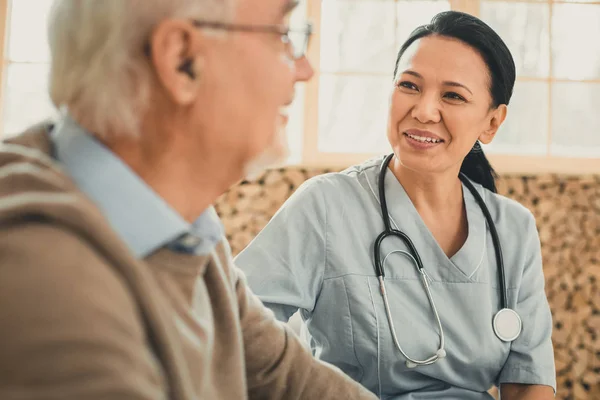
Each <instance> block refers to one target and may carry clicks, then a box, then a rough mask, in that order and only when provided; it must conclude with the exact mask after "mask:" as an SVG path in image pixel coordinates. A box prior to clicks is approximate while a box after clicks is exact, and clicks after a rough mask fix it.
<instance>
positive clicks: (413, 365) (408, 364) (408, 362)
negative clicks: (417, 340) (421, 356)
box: [406, 361, 417, 369]
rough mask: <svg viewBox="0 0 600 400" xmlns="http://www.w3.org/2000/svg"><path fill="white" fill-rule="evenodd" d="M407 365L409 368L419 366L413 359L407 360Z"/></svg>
mask: <svg viewBox="0 0 600 400" xmlns="http://www.w3.org/2000/svg"><path fill="white" fill-rule="evenodd" d="M406 367H407V368H410V369H413V368H416V367H417V364H415V363H414V362H412V361H407V362H406Z"/></svg>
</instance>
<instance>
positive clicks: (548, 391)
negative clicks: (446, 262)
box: [500, 383, 554, 400]
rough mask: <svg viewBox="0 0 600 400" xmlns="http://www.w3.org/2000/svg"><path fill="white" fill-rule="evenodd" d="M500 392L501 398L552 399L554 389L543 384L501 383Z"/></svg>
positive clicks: (508, 399)
mask: <svg viewBox="0 0 600 400" xmlns="http://www.w3.org/2000/svg"><path fill="white" fill-rule="evenodd" d="M500 394H501V395H502V400H554V390H552V388H551V387H550V386H544V385H524V384H521V383H503V384H502V386H501V387H500Z"/></svg>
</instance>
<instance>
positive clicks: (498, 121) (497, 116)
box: [479, 104, 508, 144]
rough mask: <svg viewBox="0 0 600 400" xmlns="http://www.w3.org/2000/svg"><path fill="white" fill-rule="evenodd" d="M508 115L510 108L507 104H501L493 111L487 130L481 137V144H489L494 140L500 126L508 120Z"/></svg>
mask: <svg viewBox="0 0 600 400" xmlns="http://www.w3.org/2000/svg"><path fill="white" fill-rule="evenodd" d="M507 113H508V107H506V104H500V105H499V106H498V107H497V108H496V109H495V110H492V112H491V116H490V121H489V124H488V127H487V129H486V130H485V131H484V132H483V133H482V134H481V135H479V141H480V142H481V143H483V144H489V143H491V142H492V140H494V137H495V136H496V132H498V129H500V126H501V125H502V123H503V122H504V120H505V119H506V114H507Z"/></svg>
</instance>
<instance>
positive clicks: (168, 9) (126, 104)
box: [48, 0, 233, 135]
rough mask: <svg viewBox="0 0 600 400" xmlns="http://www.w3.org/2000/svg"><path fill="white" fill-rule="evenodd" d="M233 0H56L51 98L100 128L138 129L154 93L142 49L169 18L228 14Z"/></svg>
mask: <svg viewBox="0 0 600 400" xmlns="http://www.w3.org/2000/svg"><path fill="white" fill-rule="evenodd" d="M232 7H233V0H54V3H53V7H52V11H51V13H50V20H49V28H48V38H49V39H48V40H49V44H50V52H51V67H50V80H49V81H50V82H49V87H50V88H49V91H50V98H51V99H52V102H53V103H54V105H55V106H56V107H57V108H59V109H64V108H66V109H67V110H68V112H69V113H70V114H71V115H72V116H73V118H74V119H75V120H77V121H79V122H83V121H85V126H86V128H88V129H89V130H91V131H92V132H94V133H95V134H98V135H105V134H107V133H108V132H111V133H119V134H128V135H138V134H139V129H140V123H141V120H140V119H141V116H142V115H143V113H144V112H145V111H146V110H147V107H148V104H149V101H150V83H151V69H150V64H149V62H148V57H147V55H146V54H145V52H144V46H145V45H146V43H147V42H146V41H147V40H149V37H150V35H151V32H152V29H153V28H154V27H155V26H156V24H158V23H159V22H160V21H161V20H163V19H166V18H199V19H210V20H219V21H226V20H228V19H230V18H231V13H232Z"/></svg>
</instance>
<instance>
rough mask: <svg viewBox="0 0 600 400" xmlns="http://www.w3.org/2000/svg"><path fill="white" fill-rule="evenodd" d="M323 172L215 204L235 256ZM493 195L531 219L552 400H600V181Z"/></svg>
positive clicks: (546, 181)
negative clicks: (548, 324) (546, 323)
mask: <svg viewBox="0 0 600 400" xmlns="http://www.w3.org/2000/svg"><path fill="white" fill-rule="evenodd" d="M325 172H329V171H327V170H320V169H299V168H289V169H279V170H271V171H268V172H267V173H265V175H264V176H263V177H262V178H261V179H259V180H258V181H255V182H251V183H249V182H242V183H240V184H239V185H237V186H235V187H233V188H232V189H231V190H230V191H229V192H227V193H226V194H224V195H223V196H222V197H221V198H220V199H219V201H218V203H217V204H216V208H217V211H218V212H219V214H220V215H221V217H222V219H223V223H224V224H225V228H226V231H227V237H228V239H229V240H230V243H231V246H232V249H233V252H234V253H236V254H237V253H238V252H239V251H240V250H241V249H243V248H244V247H245V246H246V245H247V244H248V243H249V242H250V240H251V239H252V238H253V237H254V236H255V235H256V234H257V233H258V232H259V231H260V230H261V229H262V227H263V226H264V225H265V224H266V223H267V222H268V221H269V219H270V218H271V216H272V215H273V214H274V213H275V211H277V209H278V208H279V207H280V206H281V205H282V204H283V202H284V201H285V200H286V199H287V198H288V197H289V196H290V194H291V193H292V192H293V191H294V190H296V188H298V186H299V185H300V184H301V183H302V182H304V181H305V180H306V179H308V178H310V177H312V176H315V175H319V174H322V173H325ZM498 186H499V192H500V193H501V194H504V195H506V196H508V197H511V198H513V199H515V200H517V201H519V202H520V203H521V204H523V205H525V206H526V207H528V208H529V209H530V210H531V211H532V212H533V213H534V215H535V216H536V219H537V224H538V230H539V233H540V239H541V242H542V253H543V259H544V272H545V276H546V293H547V295H548V299H549V301H550V306H551V308H552V313H553V317H554V333H553V341H554V348H555V357H556V370H557V375H558V394H557V398H558V399H569V400H580V399H581V400H582V399H600V176H589V177H588V176H580V177H564V176H556V175H547V176H546V175H542V176H503V177H501V179H500V181H499V185H498Z"/></svg>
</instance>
